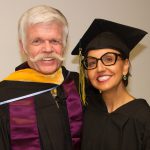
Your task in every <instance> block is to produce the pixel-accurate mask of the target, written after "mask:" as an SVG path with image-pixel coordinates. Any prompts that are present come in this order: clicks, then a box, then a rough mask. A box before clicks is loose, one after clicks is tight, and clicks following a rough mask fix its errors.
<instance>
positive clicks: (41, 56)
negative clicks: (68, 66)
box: [29, 52, 64, 62]
mask: <svg viewBox="0 0 150 150" xmlns="http://www.w3.org/2000/svg"><path fill="white" fill-rule="evenodd" d="M48 58H54V59H57V60H59V61H63V60H64V58H63V57H62V56H60V55H58V54H56V53H54V52H53V53H49V54H45V53H43V54H39V55H37V56H35V57H34V58H32V57H30V58H29V59H30V61H32V62H37V61H40V60H46V59H48Z"/></svg>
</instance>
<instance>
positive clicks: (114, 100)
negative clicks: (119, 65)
mask: <svg viewBox="0 0 150 150" xmlns="http://www.w3.org/2000/svg"><path fill="white" fill-rule="evenodd" d="M102 97H103V99H104V101H105V104H106V106H107V110H108V112H109V113H111V112H113V111H115V110H116V109H118V108H119V107H121V106H122V105H124V104H126V103H128V102H130V101H132V100H134V97H133V96H131V95H130V94H129V93H128V91H127V90H126V88H125V87H124V86H121V87H118V88H115V89H113V90H110V91H105V92H102Z"/></svg>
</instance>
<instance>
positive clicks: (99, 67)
mask: <svg viewBox="0 0 150 150" xmlns="http://www.w3.org/2000/svg"><path fill="white" fill-rule="evenodd" d="M105 69H106V68H105V65H104V64H103V63H102V61H101V60H99V61H98V62H97V71H98V72H101V71H104V70H105Z"/></svg>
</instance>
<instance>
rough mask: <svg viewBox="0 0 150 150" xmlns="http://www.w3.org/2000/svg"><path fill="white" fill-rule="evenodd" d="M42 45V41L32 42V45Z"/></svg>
mask: <svg viewBox="0 0 150 150" xmlns="http://www.w3.org/2000/svg"><path fill="white" fill-rule="evenodd" d="M41 43H42V40H40V39H36V40H33V41H32V44H33V45H39V44H41Z"/></svg>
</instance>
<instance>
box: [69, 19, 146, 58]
mask: <svg viewBox="0 0 150 150" xmlns="http://www.w3.org/2000/svg"><path fill="white" fill-rule="evenodd" d="M146 34H147V32H145V31H143V30H141V29H137V28H134V27H130V26H127V25H123V24H119V23H116V22H112V21H108V20H104V19H95V20H94V21H93V22H92V24H91V25H90V27H89V28H88V29H87V31H86V32H85V34H84V35H83V37H82V38H81V39H80V41H79V42H78V44H77V45H76V47H75V48H74V49H73V51H72V55H78V54H79V49H80V48H81V49H82V51H81V53H82V55H83V56H85V54H86V53H87V52H88V51H89V50H94V49H103V48H112V49H115V50H118V51H120V52H121V53H122V54H123V55H124V56H125V57H129V53H130V51H131V50H132V49H133V48H134V47H135V46H136V45H137V44H138V43H139V41H140V40H141V39H142V38H143V37H144V36H145V35H146Z"/></svg>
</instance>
